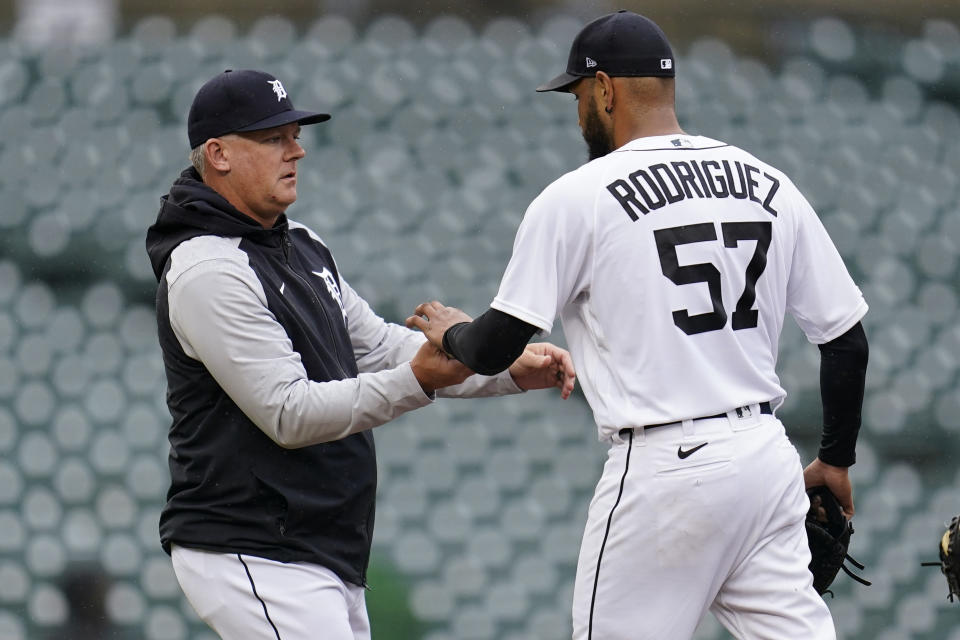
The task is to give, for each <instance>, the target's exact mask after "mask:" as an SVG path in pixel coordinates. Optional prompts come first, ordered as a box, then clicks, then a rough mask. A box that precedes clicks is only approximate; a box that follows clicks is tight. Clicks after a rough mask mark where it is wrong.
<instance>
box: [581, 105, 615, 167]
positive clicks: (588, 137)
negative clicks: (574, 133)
mask: <svg viewBox="0 0 960 640" xmlns="http://www.w3.org/2000/svg"><path fill="white" fill-rule="evenodd" d="M589 106H590V108H589V109H587V115H586V117H585V118H584V121H583V131H582V133H583V140H584V142H586V143H587V155H588V157H589V159H590V160H596V159H597V158H602V157H603V156H605V155H607V154H608V153H610V152H611V151H613V140H612V138H611V136H610V134H609V133H608V132H607V130H606V129H605V128H604V126H603V122H601V120H600V114H599V113H598V112H597V101H596V99H594V97H593V96H590V105H589Z"/></svg>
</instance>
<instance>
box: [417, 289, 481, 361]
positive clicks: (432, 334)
mask: <svg viewBox="0 0 960 640" xmlns="http://www.w3.org/2000/svg"><path fill="white" fill-rule="evenodd" d="M471 320H473V318H471V317H470V316H468V315H467V314H466V313H464V312H463V311H461V310H460V309H457V308H456V307H447V306H444V304H443V303H441V302H437V301H436V300H434V301H433V302H424V303H423V304H421V305H419V306H418V307H417V308H416V309H414V311H413V315H412V316H410V317H409V318H407V321H406V325H407V327H408V328H410V329H420V331H423V335H425V336H427V340H429V341H430V342H431V343H432V344H433V345H435V346H436V347H437V348H438V349H441V350H442V349H443V334H444V333H446V331H447V329H449V328H450V327H452V326H453V325H455V324H459V323H461V322H470V321H471Z"/></svg>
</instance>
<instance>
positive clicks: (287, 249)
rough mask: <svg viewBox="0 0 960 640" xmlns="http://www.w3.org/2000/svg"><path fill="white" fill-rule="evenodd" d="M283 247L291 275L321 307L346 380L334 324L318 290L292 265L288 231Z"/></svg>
mask: <svg viewBox="0 0 960 640" xmlns="http://www.w3.org/2000/svg"><path fill="white" fill-rule="evenodd" d="M282 245H283V261H284V263H286V265H287V269H289V270H290V273H292V274H293V275H295V276H296V277H297V278H298V279H299V280H300V281H301V282H303V283H304V284H305V285H307V289H309V290H310V293H312V294H313V299H314V301H315V302H316V304H317V307H319V309H320V315H322V316H323V319H324V321H326V323H327V329H328V330H329V332H330V336H331V337H333V338H334V339H333V340H332V342H333V351H334V353H335V354H336V356H337V361H336V365H337V370H338V371H339V372H340V375H341V376H342V378H343V379H346V378H348V377H350V376H348V375H347V372H346V371H344V370H343V367H342V366H340V358H341V355H340V347H339V345H337V340H336V332H335V331H334V329H333V323H332V322H331V321H330V316H329V315H328V314H327V310H326V309H324V308H323V303H321V302H320V296H319V295H318V294H317V290H316V289H314V288H313V285H312V284H310V281H309V280H308V279H307V278H305V277H303V276H302V275H300V273H298V272H297V270H296V269H294V268H293V267H292V266H291V265H290V249H291V248H292V247H293V243H292V242H291V241H290V236H289V235H288V233H287V232H286V231H284V232H283V234H282Z"/></svg>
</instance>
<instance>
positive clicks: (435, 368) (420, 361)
mask: <svg viewBox="0 0 960 640" xmlns="http://www.w3.org/2000/svg"><path fill="white" fill-rule="evenodd" d="M410 368H412V369H413V375H415V376H416V377H417V381H418V382H419V383H420V386H421V387H422V388H423V392H424V393H426V394H427V395H430V394H431V393H433V392H434V391H436V390H437V389H442V388H443V387H449V386H451V385H455V384H460V383H461V382H463V381H464V380H466V379H467V378H469V377H470V376H472V375H473V371H471V370H470V369H468V368H467V367H466V366H465V365H464V364H463V363H461V362H460V361H459V360H454V359H453V358H450V357H449V356H447V354H445V353H444V352H443V351H441V350H440V349H437V348H436V347H435V346H433V345H432V344H430V343H429V342H424V343H423V344H422V345H420V349H418V350H417V352H416V353H415V354H414V356H413V358H411V360H410Z"/></svg>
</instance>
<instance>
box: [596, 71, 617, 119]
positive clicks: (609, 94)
mask: <svg viewBox="0 0 960 640" xmlns="http://www.w3.org/2000/svg"><path fill="white" fill-rule="evenodd" d="M594 90H595V91H596V95H597V103H598V104H599V105H600V106H601V107H603V110H604V111H606V112H607V113H613V79H612V78H610V76H608V75H607V74H606V72H604V71H597V82H596V83H595V85H594Z"/></svg>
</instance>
